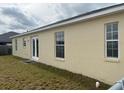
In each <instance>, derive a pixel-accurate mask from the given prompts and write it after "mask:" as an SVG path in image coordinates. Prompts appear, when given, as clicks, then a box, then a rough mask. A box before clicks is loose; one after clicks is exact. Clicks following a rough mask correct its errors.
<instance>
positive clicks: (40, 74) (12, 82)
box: [0, 56, 110, 90]
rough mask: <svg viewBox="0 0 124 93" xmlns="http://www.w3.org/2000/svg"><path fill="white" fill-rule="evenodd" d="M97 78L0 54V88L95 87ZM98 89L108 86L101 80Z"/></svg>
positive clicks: (84, 88) (87, 88)
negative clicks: (28, 62)
mask: <svg viewBox="0 0 124 93" xmlns="http://www.w3.org/2000/svg"><path fill="white" fill-rule="evenodd" d="M96 81H97V80H95V79H92V78H89V77H86V76H82V75H80V74H74V73H71V72H68V71H65V70H60V69H58V68H55V67H52V66H48V65H45V64H41V63H30V64H26V63H24V59H22V58H19V57H14V56H0V89H26V90H27V89H65V90H67V89H69V90H70V89H73V90H74V89H75V90H77V89H78V90H79V89H81V90H82V89H83V90H89V89H96V88H95V82H96ZM100 83H101V86H100V88H98V89H108V88H109V87H110V86H109V85H107V84H104V83H102V82H100Z"/></svg>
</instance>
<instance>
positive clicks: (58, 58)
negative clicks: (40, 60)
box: [54, 31, 65, 61]
mask: <svg viewBox="0 0 124 93" xmlns="http://www.w3.org/2000/svg"><path fill="white" fill-rule="evenodd" d="M59 32H63V35H64V44H63V45H62V44H60V45H59V44H57V43H56V33H59ZM59 32H55V33H54V39H55V40H54V41H55V48H54V55H55V59H56V60H60V61H64V60H65V34H64V31H59ZM57 46H63V47H64V57H63V58H62V57H57V56H56V47H57Z"/></svg>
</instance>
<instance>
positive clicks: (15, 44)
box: [15, 39, 18, 51]
mask: <svg viewBox="0 0 124 93" xmlns="http://www.w3.org/2000/svg"><path fill="white" fill-rule="evenodd" d="M15 50H16V51H17V50H18V48H17V39H15Z"/></svg>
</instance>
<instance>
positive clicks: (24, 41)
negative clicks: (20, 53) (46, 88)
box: [22, 37, 27, 48]
mask: <svg viewBox="0 0 124 93" xmlns="http://www.w3.org/2000/svg"><path fill="white" fill-rule="evenodd" d="M22 41H23V47H24V48H25V47H26V45H27V42H26V39H25V37H24V38H22Z"/></svg>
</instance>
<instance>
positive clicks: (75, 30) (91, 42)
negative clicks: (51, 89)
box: [12, 13, 124, 84]
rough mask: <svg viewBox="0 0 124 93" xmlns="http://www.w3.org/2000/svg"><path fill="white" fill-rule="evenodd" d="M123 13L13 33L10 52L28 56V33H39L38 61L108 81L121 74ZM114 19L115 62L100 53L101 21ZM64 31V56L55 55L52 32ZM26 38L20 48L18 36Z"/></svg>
mask: <svg viewBox="0 0 124 93" xmlns="http://www.w3.org/2000/svg"><path fill="white" fill-rule="evenodd" d="M123 16H124V13H118V14H113V15H108V16H104V17H99V18H97V19H92V20H89V21H85V22H80V23H75V24H71V25H66V26H62V27H57V28H53V29H49V30H47V31H43V32H37V33H36V34H30V35H26V36H21V37H17V38H16V39H17V40H18V51H15V49H14V48H15V47H14V46H15V44H14V40H15V38H14V39H13V40H12V41H13V55H16V56H19V57H23V58H28V59H31V45H30V44H31V37H32V36H33V35H38V37H39V60H38V61H39V62H41V63H45V64H48V65H52V66H55V67H58V68H62V69H66V70H69V71H72V72H75V73H80V74H83V75H86V76H89V77H92V78H95V79H98V80H100V81H103V82H105V83H108V84H113V83H114V82H115V81H117V80H119V79H121V78H122V77H124V52H123V51H124V36H123V35H124V31H123V30H124V26H123V25H124V17H123ZM115 21H118V22H119V24H118V28H119V43H120V59H119V62H111V61H109V62H108V61H106V59H105V57H104V54H105V53H104V24H105V23H109V22H115ZM59 31H64V37H65V59H64V60H58V59H56V57H55V32H59ZM23 37H25V38H26V39H27V46H26V48H23V44H22V39H23Z"/></svg>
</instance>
